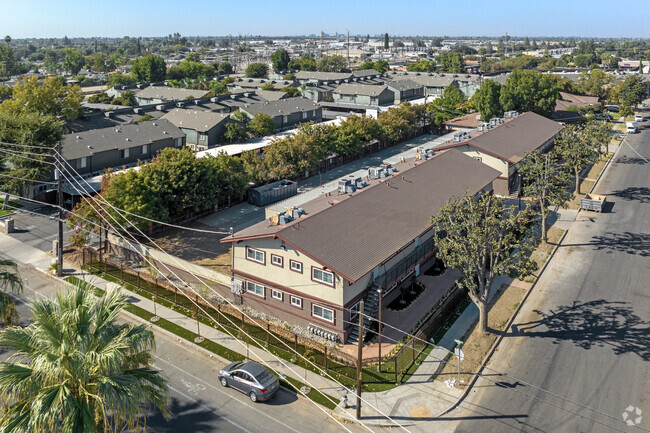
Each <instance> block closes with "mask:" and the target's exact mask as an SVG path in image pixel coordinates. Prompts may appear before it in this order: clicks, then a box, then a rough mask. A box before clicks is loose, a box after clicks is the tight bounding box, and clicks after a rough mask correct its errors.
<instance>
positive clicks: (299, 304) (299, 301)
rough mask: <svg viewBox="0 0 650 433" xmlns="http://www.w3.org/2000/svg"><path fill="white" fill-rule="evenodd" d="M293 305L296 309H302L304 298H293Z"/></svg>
mask: <svg viewBox="0 0 650 433" xmlns="http://www.w3.org/2000/svg"><path fill="white" fill-rule="evenodd" d="M291 305H293V306H294V307H296V308H302V298H299V297H297V296H292V297H291Z"/></svg>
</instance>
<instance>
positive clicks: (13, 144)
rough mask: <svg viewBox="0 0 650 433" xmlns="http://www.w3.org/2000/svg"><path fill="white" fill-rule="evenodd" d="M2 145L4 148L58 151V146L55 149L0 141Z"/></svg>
mask: <svg viewBox="0 0 650 433" xmlns="http://www.w3.org/2000/svg"><path fill="white" fill-rule="evenodd" d="M0 145H2V146H16V147H27V148H32V149H47V150H55V149H56V146H54V147H47V146H34V145H31V144H19V143H7V142H4V141H0Z"/></svg>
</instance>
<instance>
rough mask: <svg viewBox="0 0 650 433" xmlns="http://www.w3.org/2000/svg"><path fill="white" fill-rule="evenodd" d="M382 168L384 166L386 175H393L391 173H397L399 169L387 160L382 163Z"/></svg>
mask: <svg viewBox="0 0 650 433" xmlns="http://www.w3.org/2000/svg"><path fill="white" fill-rule="evenodd" d="M381 168H383V169H384V171H385V172H386V176H389V175H391V174H393V173H395V172H396V171H397V169H395V167H393V166H392V165H391V164H389V163H387V162H384V163H383V164H382V165H381Z"/></svg>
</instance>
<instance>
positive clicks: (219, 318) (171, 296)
mask: <svg viewBox="0 0 650 433" xmlns="http://www.w3.org/2000/svg"><path fill="white" fill-rule="evenodd" d="M82 253H83V258H82V261H83V264H84V266H86V267H87V269H89V270H90V271H91V272H92V273H96V274H99V275H100V276H105V277H107V278H108V279H113V280H115V281H116V282H117V283H119V284H120V285H122V286H124V287H125V288H126V289H127V290H131V291H134V292H140V293H144V294H145V296H148V297H152V296H155V297H156V299H157V302H159V303H161V304H165V303H168V304H171V305H172V306H174V308H175V309H176V310H180V311H183V310H184V311H185V314H187V315H188V316H191V317H193V318H195V319H196V320H197V321H199V320H200V321H201V322H202V323H204V324H208V325H210V326H212V327H215V328H216V329H219V330H221V331H222V332H224V333H226V334H229V335H231V336H234V337H236V338H239V339H241V340H244V341H247V342H248V343H249V344H252V345H254V346H258V347H263V348H266V349H268V350H270V351H271V352H273V353H274V354H276V355H277V356H280V357H281V358H283V359H286V360H289V361H291V362H293V363H296V364H298V365H301V366H303V367H306V368H310V369H312V370H314V368H313V367H312V366H309V365H307V362H305V361H304V360H302V359H301V358H300V357H299V356H298V355H296V353H295V352H293V351H296V352H298V353H300V354H301V355H302V356H304V357H305V358H307V359H309V360H310V361H311V362H313V363H314V364H315V365H317V366H319V367H322V368H323V369H324V370H325V371H327V372H329V373H334V374H335V375H336V377H337V378H338V379H339V380H340V381H341V382H342V383H343V384H344V385H346V386H353V385H354V381H355V380H356V361H357V359H356V357H354V356H352V355H349V354H347V353H345V352H342V351H340V350H336V349H333V348H331V347H328V346H326V345H324V344H321V343H319V342H316V341H313V340H310V339H306V338H303V337H301V336H299V335H297V334H295V333H293V332H292V331H291V330H289V329H286V328H285V327H283V326H281V325H279V324H277V323H274V322H269V321H264V320H261V319H255V320H251V319H249V318H248V317H246V315H245V314H244V313H243V312H242V311H240V310H239V309H238V308H237V307H236V306H233V305H230V304H222V303H218V302H214V301H211V300H209V299H205V297H203V296H200V295H199V294H198V293H197V292H196V291H195V290H194V289H192V288H191V287H189V286H185V287H183V286H181V287H180V288H179V287H178V286H176V285H174V284H171V283H170V282H168V281H166V280H165V279H158V278H155V277H153V276H151V275H150V274H149V273H148V272H142V271H138V270H134V269H132V268H131V267H129V266H128V265H126V264H124V263H122V262H119V261H116V260H113V259H111V258H109V257H107V256H106V254H100V253H99V252H97V251H95V250H93V249H90V248H86V249H84V250H83V251H82ZM459 292H460V291H459ZM460 294H461V295H463V294H462V293H460ZM463 296H464V295H463ZM463 296H460V297H459V295H458V294H455V295H452V296H449V297H448V298H447V299H446V300H445V301H444V302H443V304H442V305H441V306H440V308H439V309H437V310H436V311H435V312H434V313H433V314H432V316H431V317H430V318H428V319H427V320H426V321H425V322H424V323H423V325H422V326H421V327H420V329H419V330H418V331H417V335H418V338H421V339H422V340H424V341H427V339H428V338H430V336H431V335H433V333H435V331H436V330H437V327H438V328H439V327H440V326H441V325H442V323H444V321H445V320H446V318H447V317H448V316H449V314H450V312H453V310H454V308H455V307H456V305H457V304H458V302H460V301H462V297H463ZM454 303H456V304H454ZM197 305H198V306H197ZM199 306H200V308H199ZM202 310H203V311H202ZM242 330H243V331H245V332H246V333H247V334H248V335H249V336H250V338H249V337H246V336H245V334H244V333H243V332H242ZM425 348H426V344H425V343H424V342H422V341H419V340H417V339H412V338H409V339H407V340H406V341H405V343H404V345H403V346H402V347H401V348H400V350H398V352H397V353H395V354H389V355H386V356H383V357H382V358H381V368H380V369H379V368H377V367H378V365H379V364H380V360H379V358H377V357H375V358H365V357H364V358H363V367H362V380H363V382H364V383H368V384H372V383H385V384H390V383H398V382H400V381H401V379H402V378H403V376H404V375H405V374H406V373H407V372H408V370H409V369H410V368H411V367H412V366H413V364H414V363H415V361H416V360H418V358H419V357H420V356H422V353H423V351H424V349H425ZM292 350H293V351H292Z"/></svg>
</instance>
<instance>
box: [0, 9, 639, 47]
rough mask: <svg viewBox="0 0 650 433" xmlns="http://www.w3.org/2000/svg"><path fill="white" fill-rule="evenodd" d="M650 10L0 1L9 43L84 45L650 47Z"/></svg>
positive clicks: (0, 25)
mask: <svg viewBox="0 0 650 433" xmlns="http://www.w3.org/2000/svg"><path fill="white" fill-rule="evenodd" d="M649 23H650V1H648V0H644V1H638V0H627V1H612V0H607V1H603V0H590V1H586V0H561V1H560V0H517V1H511V0H491V1H486V0H480V1H474V0H464V1H462V0H460V1H458V0H456V1H455V0H423V1H414V0H401V1H396V0H390V1H385V0H361V1H359V0H346V1H341V0H325V1H314V0H302V1H294V0H280V1H278V0H211V1H209V0H185V1H183V0H175V1H171V0H157V1H143V0H128V1H126V0H102V1H96V0H85V1H80V0H21V1H15V0H0V33H2V35H1V36H4V35H5V34H9V35H11V36H12V37H14V38H27V37H34V38H42V37H59V38H60V37H63V36H68V37H75V36H163V35H167V34H169V33H175V32H179V33H181V34H182V35H185V36H196V35H200V36H209V35H210V36H221V35H229V34H230V35H233V36H236V35H239V34H241V35H259V34H261V35H270V36H280V35H296V34H312V33H313V34H320V31H321V30H323V31H324V32H326V33H330V34H334V33H336V32H340V33H345V32H346V31H347V30H349V31H350V33H351V34H370V35H375V34H383V33H385V32H388V33H389V34H391V35H402V36H409V35H449V36H461V35H468V36H482V35H485V36H501V35H503V34H505V33H506V32H507V33H508V34H509V35H516V36H531V37H532V36H593V37H612V38H618V37H621V36H622V37H632V38H639V37H641V38H649V37H650V25H648V24H649Z"/></svg>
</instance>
